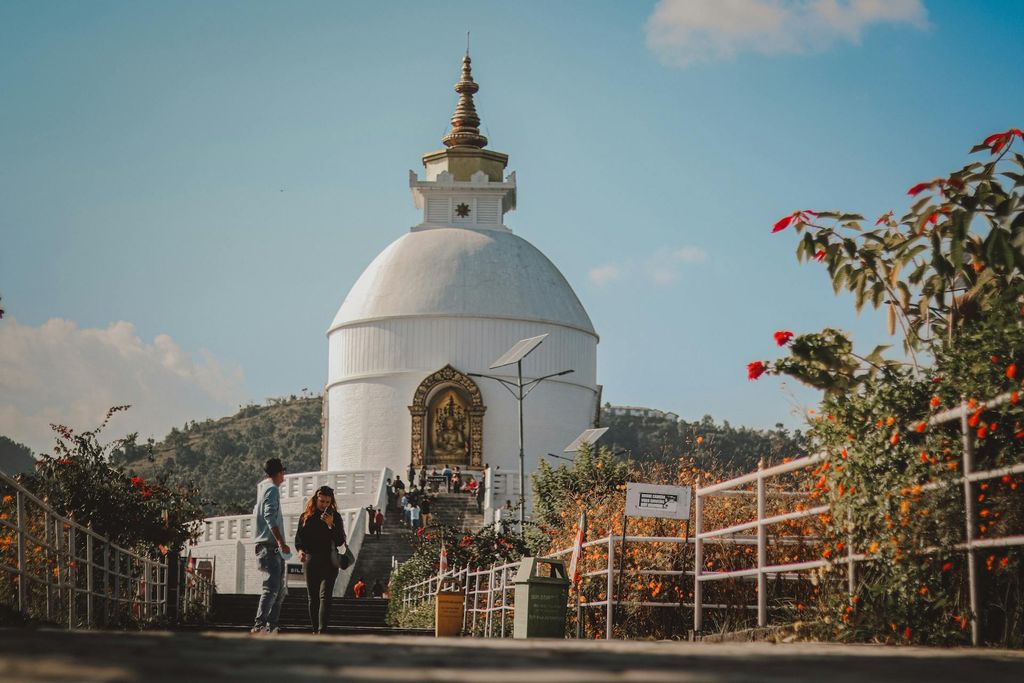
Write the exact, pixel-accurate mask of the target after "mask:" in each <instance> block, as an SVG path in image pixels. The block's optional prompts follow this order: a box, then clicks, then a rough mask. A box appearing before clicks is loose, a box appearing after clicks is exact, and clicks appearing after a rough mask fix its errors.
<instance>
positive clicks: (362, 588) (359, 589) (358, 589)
mask: <svg viewBox="0 0 1024 683" xmlns="http://www.w3.org/2000/svg"><path fill="white" fill-rule="evenodd" d="M352 592H353V593H355V595H356V597H357V598H361V597H363V595H364V594H365V593H366V584H365V583H363V577H361V576H360V577H359V579H358V580H357V581H356V585H354V586H352Z"/></svg>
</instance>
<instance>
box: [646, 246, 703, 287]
mask: <svg viewBox="0 0 1024 683" xmlns="http://www.w3.org/2000/svg"><path fill="white" fill-rule="evenodd" d="M707 260H708V253H707V252H706V251H705V250H704V249H702V248H700V247H693V246H689V247H677V248H675V249H669V248H667V247H662V248H660V249H658V250H657V251H655V252H654V255H653V256H651V258H650V259H649V260H648V261H647V275H648V277H650V278H651V280H653V281H654V283H655V284H658V285H670V284H672V283H673V282H675V281H676V280H678V279H679V272H680V270H681V268H682V266H684V265H693V264H697V263H703V262H704V261H707Z"/></svg>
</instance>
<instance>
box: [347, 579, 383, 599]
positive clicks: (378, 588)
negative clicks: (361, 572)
mask: <svg viewBox="0 0 1024 683" xmlns="http://www.w3.org/2000/svg"><path fill="white" fill-rule="evenodd" d="M352 595H354V596H355V597H357V598H363V597H366V582H365V581H363V577H361V576H360V577H358V578H357V579H356V582H355V584H353V585H352ZM370 597H372V598H383V597H384V586H383V584H381V582H380V579H377V580H376V581H374V582H373V587H372V588H370Z"/></svg>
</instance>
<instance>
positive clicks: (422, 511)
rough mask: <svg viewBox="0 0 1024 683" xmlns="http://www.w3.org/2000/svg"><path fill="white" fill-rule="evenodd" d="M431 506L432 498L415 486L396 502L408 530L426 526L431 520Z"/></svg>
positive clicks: (432, 503) (432, 504)
mask: <svg viewBox="0 0 1024 683" xmlns="http://www.w3.org/2000/svg"><path fill="white" fill-rule="evenodd" d="M433 506H434V496H432V495H430V493H429V492H428V491H426V490H424V489H420V488H416V487H415V486H413V487H412V489H410V490H409V492H408V493H404V494H403V495H402V498H401V500H399V501H398V507H399V509H400V510H401V511H402V519H403V520H404V521H405V526H407V527H409V528H410V529H419V528H420V527H425V526H428V525H429V524H430V523H431V520H432V510H433Z"/></svg>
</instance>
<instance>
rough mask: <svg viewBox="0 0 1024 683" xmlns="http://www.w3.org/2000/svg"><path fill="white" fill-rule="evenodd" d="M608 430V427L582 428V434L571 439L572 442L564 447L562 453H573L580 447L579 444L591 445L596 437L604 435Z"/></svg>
mask: <svg viewBox="0 0 1024 683" xmlns="http://www.w3.org/2000/svg"><path fill="white" fill-rule="evenodd" d="M607 431H608V427H598V428H597V429H587V430H584V432H583V433H582V434H580V435H579V436H577V437H576V438H575V439H573V442H572V443H571V444H569V445H568V446H566V447H565V450H564V451H562V452H563V453H575V452H576V451H578V450H579V449H580V447H581V446H584V445H586V446H592V445H593V444H594V443H595V442H596V441H597V440H598V439H600V438H601V437H602V436H604V433H605V432H607Z"/></svg>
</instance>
